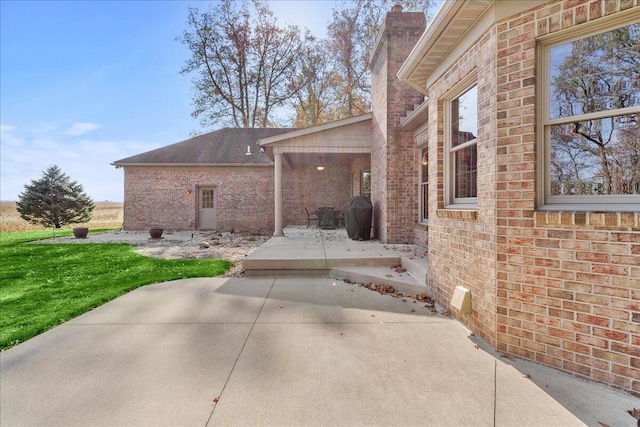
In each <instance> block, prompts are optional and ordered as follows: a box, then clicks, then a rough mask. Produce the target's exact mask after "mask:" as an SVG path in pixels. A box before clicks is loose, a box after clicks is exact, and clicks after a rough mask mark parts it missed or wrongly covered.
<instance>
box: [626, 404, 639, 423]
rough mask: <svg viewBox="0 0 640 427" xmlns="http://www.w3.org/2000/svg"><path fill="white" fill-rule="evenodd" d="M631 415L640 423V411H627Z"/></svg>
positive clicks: (634, 409)
mask: <svg viewBox="0 0 640 427" xmlns="http://www.w3.org/2000/svg"><path fill="white" fill-rule="evenodd" d="M627 412H628V413H629V415H631V416H632V417H633V418H635V419H636V420H638V421H640V409H636V408H633V409H630V410H628V411H627ZM638 424H640V423H638Z"/></svg>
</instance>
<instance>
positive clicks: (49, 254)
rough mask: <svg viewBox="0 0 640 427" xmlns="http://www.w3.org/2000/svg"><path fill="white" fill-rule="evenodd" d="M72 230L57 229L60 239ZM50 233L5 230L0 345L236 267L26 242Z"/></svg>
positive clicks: (119, 248)
mask: <svg viewBox="0 0 640 427" xmlns="http://www.w3.org/2000/svg"><path fill="white" fill-rule="evenodd" d="M95 231H97V230H95ZM92 232H94V230H93V229H92ZM71 234H72V231H71V230H62V231H60V230H57V231H55V236H56V237H60V236H65V235H71ZM51 237H52V230H36V231H29V232H12V233H6V232H4V233H0V349H6V348H9V347H11V346H14V345H16V344H18V343H20V342H23V341H26V340H28V339H29V338H31V337H33V336H35V335H37V334H40V333H42V332H44V331H46V330H48V329H51V328H53V327H54V326H57V325H59V324H61V323H63V322H65V321H67V320H69V319H72V318H74V317H76V316H78V315H80V314H82V313H85V312H87V311H89V310H91V309H92V308H95V307H97V306H99V305H101V304H104V303H105V302H107V301H110V300H112V299H114V298H116V297H118V296H121V295H123V294H125V293H127V292H129V291H131V290H133V289H135V288H138V287H140V286H143V285H148V284H151V283H157V282H164V281H168V280H175V279H182V278H187V277H212V276H218V275H220V274H222V273H224V272H225V271H227V269H228V268H229V266H230V265H231V263H230V262H229V261H224V260H164V259H155V258H149V257H145V256H142V255H139V254H137V253H136V252H135V251H134V250H133V248H132V247H131V246H130V245H128V244H74V245H72V244H55V243H37V242H36V243H26V242H31V241H37V240H41V239H47V238H51Z"/></svg>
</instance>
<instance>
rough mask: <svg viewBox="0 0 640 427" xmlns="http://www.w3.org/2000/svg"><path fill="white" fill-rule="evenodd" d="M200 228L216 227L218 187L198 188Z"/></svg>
mask: <svg viewBox="0 0 640 427" xmlns="http://www.w3.org/2000/svg"><path fill="white" fill-rule="evenodd" d="M198 228H200V229H203V230H215V229H216V189H215V187H200V188H198Z"/></svg>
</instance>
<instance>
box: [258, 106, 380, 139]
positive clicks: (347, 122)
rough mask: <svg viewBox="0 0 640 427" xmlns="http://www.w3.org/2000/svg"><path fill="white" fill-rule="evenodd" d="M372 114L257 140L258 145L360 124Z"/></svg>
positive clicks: (369, 118)
mask: <svg viewBox="0 0 640 427" xmlns="http://www.w3.org/2000/svg"><path fill="white" fill-rule="evenodd" d="M372 117H373V114H372V113H365V114H360V115H359V116H353V117H349V118H346V119H341V120H335V121H333V122H327V123H323V124H321V125H317V126H311V127H308V128H304V129H298V130H294V131H291V132H285V133H283V134H280V135H275V136H270V137H268V138H262V139H259V140H258V144H260V145H261V146H264V145H269V144H273V143H275V142H280V141H286V140H288V139H293V138H299V137H301V136H304V135H310V134H312V133H318V132H324V131H327V130H330V129H335V128H339V127H342V126H348V125H352V124H354V123H360V122H364V121H367V120H371V118H372Z"/></svg>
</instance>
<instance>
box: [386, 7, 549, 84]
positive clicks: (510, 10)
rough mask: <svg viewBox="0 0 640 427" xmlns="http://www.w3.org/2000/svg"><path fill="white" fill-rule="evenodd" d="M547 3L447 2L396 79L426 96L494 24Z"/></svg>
mask: <svg viewBox="0 0 640 427" xmlns="http://www.w3.org/2000/svg"><path fill="white" fill-rule="evenodd" d="M547 2H548V0H520V1H517V2H513V1H504V0H463V1H456V0H453V1H452V0H447V1H446V2H445V3H444V4H443V5H442V7H441V9H440V10H439V11H438V13H437V15H436V16H435V18H434V19H433V21H432V22H431V24H430V25H429V27H427V29H426V31H425V32H424V34H423V35H422V37H421V38H420V40H418V43H416V46H415V47H414V49H413V50H412V51H411V53H410V54H409V56H408V57H407V59H406V60H405V62H404V64H403V65H402V67H401V68H400V70H399V71H398V74H397V76H398V78H399V79H400V80H401V81H403V82H404V83H406V84H408V85H409V86H411V87H413V88H414V89H416V90H418V91H420V92H421V93H424V94H425V95H427V94H428V87H429V85H430V84H431V83H432V82H433V81H435V79H437V78H438V77H439V76H440V75H441V74H442V73H444V71H446V69H447V68H448V66H449V65H451V64H452V63H453V61H455V60H456V59H457V57H458V56H459V55H461V54H463V53H464V52H465V51H467V50H468V49H469V48H470V47H471V46H472V45H473V44H474V43H475V42H476V41H477V40H478V39H479V38H480V37H481V36H482V35H483V34H484V33H485V32H486V31H487V30H488V29H489V28H491V27H492V26H493V25H494V24H495V23H497V22H499V21H501V20H503V19H505V18H508V17H510V16H514V15H517V14H518V13H521V12H524V11H526V10H529V9H532V8H534V7H537V6H539V5H541V4H544V3H547Z"/></svg>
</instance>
